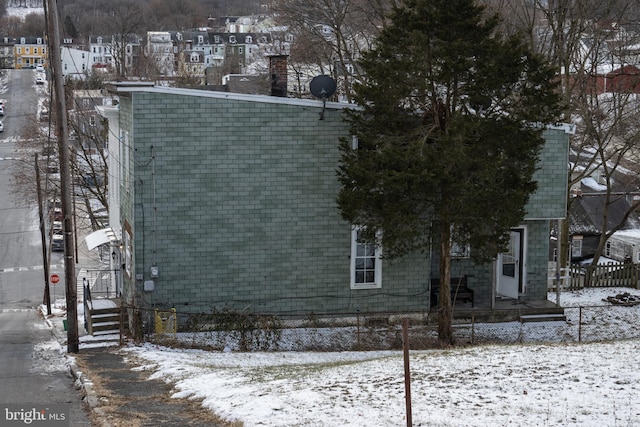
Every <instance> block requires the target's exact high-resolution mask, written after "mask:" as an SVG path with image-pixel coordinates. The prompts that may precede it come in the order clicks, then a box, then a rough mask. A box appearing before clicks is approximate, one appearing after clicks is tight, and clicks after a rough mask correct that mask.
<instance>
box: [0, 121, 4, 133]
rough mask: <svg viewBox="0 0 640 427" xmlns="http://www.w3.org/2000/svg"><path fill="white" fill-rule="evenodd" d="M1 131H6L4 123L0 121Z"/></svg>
mask: <svg viewBox="0 0 640 427" xmlns="http://www.w3.org/2000/svg"><path fill="white" fill-rule="evenodd" d="M0 132H4V125H3V124H2V122H0Z"/></svg>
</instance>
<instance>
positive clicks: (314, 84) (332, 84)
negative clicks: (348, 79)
mask: <svg viewBox="0 0 640 427" xmlns="http://www.w3.org/2000/svg"><path fill="white" fill-rule="evenodd" d="M309 90H310V91H311V94H312V95H313V96H315V97H316V98H320V99H326V98H329V97H330V96H331V95H333V94H334V93H335V92H336V81H335V80H333V79H332V78H331V77H329V76H327V75H324V74H323V75H321V76H315V77H314V78H313V79H312V80H311V83H310V84H309Z"/></svg>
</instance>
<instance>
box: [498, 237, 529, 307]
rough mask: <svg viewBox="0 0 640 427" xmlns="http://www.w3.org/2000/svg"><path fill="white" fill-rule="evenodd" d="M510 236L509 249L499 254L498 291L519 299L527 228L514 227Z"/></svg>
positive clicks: (521, 289)
mask: <svg viewBox="0 0 640 427" xmlns="http://www.w3.org/2000/svg"><path fill="white" fill-rule="evenodd" d="M510 236H511V238H510V241H509V249H508V250H507V252H504V253H501V254H499V255H498V265H497V268H498V271H497V273H498V274H497V284H496V293H497V294H498V295H501V296H505V297H508V298H516V299H517V298H518V295H519V294H520V293H521V292H522V291H523V286H522V284H523V283H524V265H523V264H524V259H525V258H524V249H525V242H526V239H525V229H524V228H514V229H512V230H511V232H510Z"/></svg>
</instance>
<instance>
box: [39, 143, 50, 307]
mask: <svg viewBox="0 0 640 427" xmlns="http://www.w3.org/2000/svg"><path fill="white" fill-rule="evenodd" d="M35 165H36V191H37V192H38V217H39V218H40V238H41V239H42V265H43V266H44V303H45V304H46V305H47V316H51V293H50V291H49V260H48V259H47V238H46V233H45V228H44V213H43V212H42V189H41V187H40V168H39V167H38V153H36V156H35Z"/></svg>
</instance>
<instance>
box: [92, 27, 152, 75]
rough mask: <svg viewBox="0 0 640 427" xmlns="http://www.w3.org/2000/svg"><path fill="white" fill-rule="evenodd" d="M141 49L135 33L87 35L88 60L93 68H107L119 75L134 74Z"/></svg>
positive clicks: (138, 38)
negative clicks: (120, 35) (118, 35)
mask: <svg viewBox="0 0 640 427" xmlns="http://www.w3.org/2000/svg"><path fill="white" fill-rule="evenodd" d="M140 51H141V43H140V37H139V36H138V35H136V34H126V35H123V36H122V37H117V36H89V55H90V56H89V62H90V64H91V67H92V68H93V69H107V70H109V71H111V72H116V73H118V74H120V75H129V74H133V75H135V74H136V68H137V67H138V65H139V59H140Z"/></svg>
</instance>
